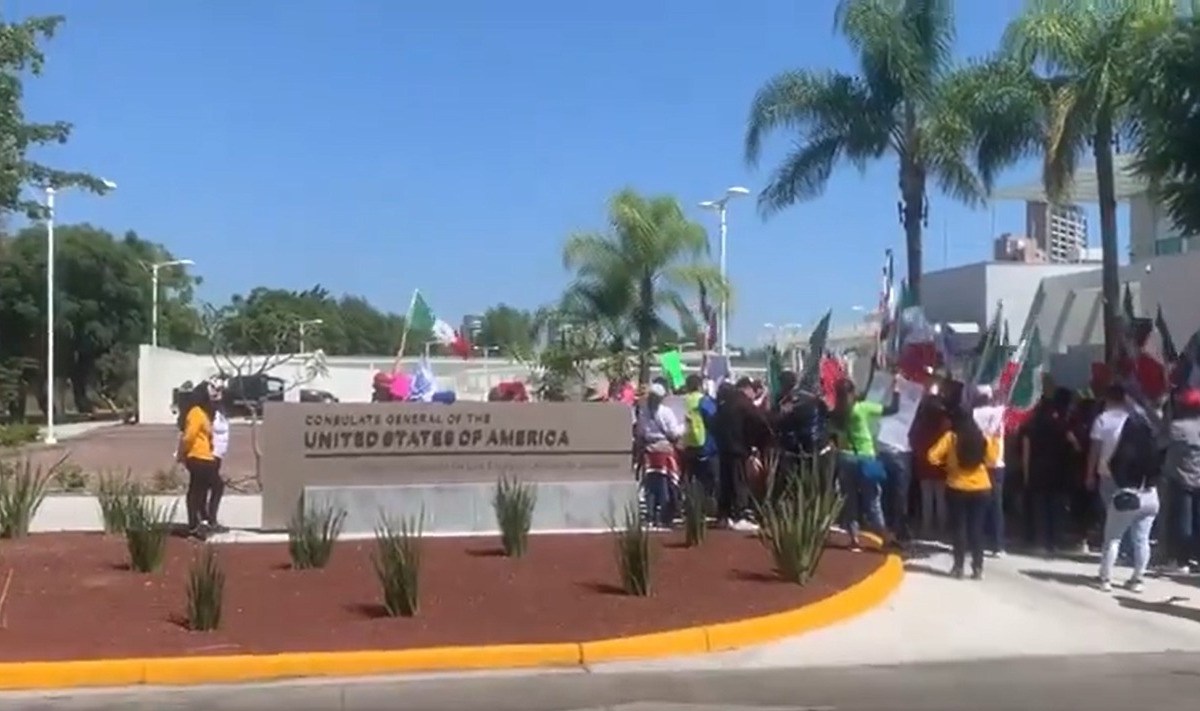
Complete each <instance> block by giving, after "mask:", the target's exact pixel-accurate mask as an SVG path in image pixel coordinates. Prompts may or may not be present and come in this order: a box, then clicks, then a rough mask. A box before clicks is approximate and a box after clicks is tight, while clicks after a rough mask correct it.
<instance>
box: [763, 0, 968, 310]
mask: <svg viewBox="0 0 1200 711" xmlns="http://www.w3.org/2000/svg"><path fill="white" fill-rule="evenodd" d="M836 26H837V28H838V29H839V31H840V32H841V33H842V35H843V36H844V37H845V39H846V41H847V42H848V43H849V44H850V47H851V48H852V49H853V50H854V52H855V54H856V55H857V57H858V63H859V73H858V74H857V75H854V74H846V73H843V72H838V71H826V70H810V69H799V70H793V71H789V72H785V73H783V74H780V75H778V76H776V77H774V78H772V79H771V80H770V81H768V82H767V84H766V85H764V86H763V87H762V88H761V89H760V90H759V91H758V94H757V95H756V96H755V98H754V100H753V102H752V104H751V107H750V117H749V120H748V124H747V129H746V137H745V154H746V160H747V162H748V163H749V164H750V165H752V166H753V165H756V164H757V163H758V162H759V159H760V157H761V155H762V151H763V142H764V140H765V139H766V138H767V137H768V136H769V135H770V134H772V133H775V132H779V131H788V132H795V133H796V134H798V139H799V140H798V141H797V143H796V147H795V148H794V149H793V150H792V152H791V153H789V154H787V155H786V156H785V157H784V158H783V160H782V162H781V163H780V164H779V166H778V167H777V168H776V169H775V171H774V173H773V174H772V175H771V178H770V180H769V182H768V184H767V187H766V188H764V189H763V191H762V193H761V194H760V195H759V199H758V204H759V209H760V210H761V211H762V212H763V213H764V214H765V215H771V214H773V213H775V212H777V211H779V210H782V209H783V208H786V207H789V206H791V205H794V204H795V203H797V202H800V201H803V200H808V199H812V198H815V197H818V196H819V195H820V194H821V193H822V192H823V191H824V189H825V186H826V184H827V183H828V181H829V177H830V175H832V174H833V169H834V168H835V167H836V166H837V164H838V163H839V162H841V161H845V162H847V163H849V164H850V165H853V166H854V167H856V168H858V169H859V170H860V171H862V170H865V169H866V167H867V165H868V164H869V163H871V162H872V161H875V160H879V159H881V158H883V157H885V156H888V155H891V156H894V157H895V158H896V160H897V162H898V164H899V166H898V168H899V170H898V178H899V192H900V203H899V206H898V207H899V211H900V221H901V224H902V225H903V226H904V234H905V247H906V256H907V263H908V283H909V285H910V288H911V290H912V291H911V293H912V294H913V298H914V299H916V300H918V302H919V299H920V286H921V268H922V230H923V227H925V226H926V224H927V218H928V183H929V181H934V182H935V183H936V184H937V185H938V187H940V188H941V189H942V191H943V192H945V193H946V194H948V195H949V196H951V197H953V198H955V199H958V200H961V201H963V202H965V203H967V204H969V205H976V204H978V203H980V201H981V200H982V199H983V198H984V196H985V195H986V193H987V192H988V190H989V189H990V185H989V184H987V183H986V181H985V180H983V179H982V176H978V175H976V173H975V171H974V170H973V169H972V166H971V165H970V162H969V160H968V151H969V148H970V147H971V145H972V138H973V135H974V133H973V127H972V126H971V125H970V123H969V119H970V118H971V117H972V116H973V114H972V111H971V107H970V106H969V105H964V104H963V103H962V98H963V97H962V94H961V93H960V92H959V91H957V87H958V85H959V84H958V82H956V81H952V79H953V77H954V76H955V74H956V72H957V71H959V68H958V67H956V66H955V64H954V58H953V44H954V8H953V2H952V1H951V0H842V1H841V2H840V3H839V5H838V9H837V13H836Z"/></svg>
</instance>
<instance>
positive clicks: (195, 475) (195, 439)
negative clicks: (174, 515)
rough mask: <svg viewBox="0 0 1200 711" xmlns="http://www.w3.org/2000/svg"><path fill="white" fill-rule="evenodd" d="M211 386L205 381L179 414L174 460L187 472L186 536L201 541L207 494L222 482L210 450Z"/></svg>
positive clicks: (211, 433) (211, 446) (196, 388)
mask: <svg viewBox="0 0 1200 711" xmlns="http://www.w3.org/2000/svg"><path fill="white" fill-rule="evenodd" d="M213 390H214V388H213V386H212V385H211V384H210V383H208V381H204V382H202V383H200V384H199V385H197V386H196V387H195V388H194V389H193V390H192V392H191V394H190V395H189V397H188V399H187V400H186V401H185V403H184V405H183V407H181V408H180V412H179V429H180V437H179V448H178V454H177V457H178V459H179V461H180V462H182V463H183V466H184V467H185V468H186V469H187V472H188V487H187V495H186V497H185V501H186V503H187V522H188V533H189V535H191V536H194V537H196V538H204V537H205V535H206V531H205V529H204V520H205V518H206V516H207V509H208V495H209V492H210V491H212V490H213V489H214V488H215V487H216V486H218V485H220V483H221V474H220V468H219V463H218V461H217V457H216V454H215V453H214V451H213V417H214V415H215V408H214V405H213V395H214V392H213Z"/></svg>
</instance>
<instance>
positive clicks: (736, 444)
mask: <svg viewBox="0 0 1200 711" xmlns="http://www.w3.org/2000/svg"><path fill="white" fill-rule="evenodd" d="M753 391H754V385H753V383H752V382H751V381H750V379H749V378H742V379H741V380H739V381H738V383H737V385H736V386H735V385H730V384H729V383H724V384H722V385H721V387H720V388H719V389H718V390H717V414H716V417H714V418H713V438H714V439H715V440H716V443H717V462H718V467H719V482H718V489H717V518H718V519H719V521H720V523H721V524H723V525H728V526H730V527H732V528H735V529H739V530H748V529H750V528H752V527H753V524H751V523H749V521H748V520H747V514H748V513H749V506H750V501H749V496H748V494H749V490H748V488H747V482H746V465H747V463H748V461H749V459H750V456H751V454H752V453H753V452H754V451H755V450H759V451H762V450H763V449H765V448H766V446H767V444H768V443H769V442H770V439H771V428H770V424H769V423H768V421H767V416H766V413H765V412H763V411H762V410H761V409H760V408H758V407H755V406H754V401H753V400H752V399H751V398H752V393H753Z"/></svg>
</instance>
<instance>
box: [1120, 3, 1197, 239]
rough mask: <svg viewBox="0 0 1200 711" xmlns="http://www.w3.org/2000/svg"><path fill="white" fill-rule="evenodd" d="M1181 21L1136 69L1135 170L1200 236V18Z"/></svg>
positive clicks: (1187, 227)
mask: <svg viewBox="0 0 1200 711" xmlns="http://www.w3.org/2000/svg"><path fill="white" fill-rule="evenodd" d="M1193 5H1194V6H1193V10H1192V13H1193V14H1192V15H1191V16H1190V17H1186V18H1180V19H1179V21H1178V23H1177V24H1176V25H1175V26H1174V27H1173V28H1171V30H1170V31H1168V32H1165V33H1163V35H1162V36H1161V37H1160V38H1159V39H1158V40H1157V41H1156V42H1155V43H1154V47H1153V49H1152V51H1150V52H1147V53H1145V54H1143V55H1142V56H1141V58H1140V60H1139V61H1138V63H1137V66H1136V68H1135V70H1134V73H1135V76H1137V77H1139V78H1140V79H1141V81H1139V82H1138V83H1137V84H1136V86H1135V89H1136V92H1135V96H1134V140H1135V147H1136V149H1137V153H1138V161H1137V163H1136V168H1137V170H1138V171H1139V172H1141V173H1142V174H1143V175H1145V176H1146V177H1148V178H1149V179H1150V180H1151V181H1153V183H1154V184H1155V185H1156V188H1157V192H1158V194H1159V195H1160V196H1161V197H1162V200H1163V203H1164V204H1165V205H1166V207H1167V210H1168V212H1169V213H1170V215H1171V217H1172V219H1174V221H1175V223H1176V224H1177V225H1179V227H1180V229H1182V230H1183V231H1184V232H1185V233H1186V234H1190V235H1196V234H1200V17H1197V14H1196V12H1197V9H1200V8H1196V7H1195V5H1200V3H1194V4H1193Z"/></svg>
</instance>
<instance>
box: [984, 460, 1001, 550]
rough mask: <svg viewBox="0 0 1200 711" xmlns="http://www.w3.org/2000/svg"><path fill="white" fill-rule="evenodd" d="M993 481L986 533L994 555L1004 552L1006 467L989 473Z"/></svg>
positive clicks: (986, 520) (985, 527)
mask: <svg viewBox="0 0 1200 711" xmlns="http://www.w3.org/2000/svg"><path fill="white" fill-rule="evenodd" d="M988 474H989V475H990V476H991V479H992V496H991V500H990V501H989V502H988V509H987V513H986V515H985V516H984V522H983V528H984V533H985V535H986V536H987V537H988V539H989V540H990V542H991V544H992V545H991V550H992V552H993V553H999V552H1000V551H1002V550H1004V467H996V468H995V469H992V470H991V471H989V472H988Z"/></svg>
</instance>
